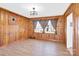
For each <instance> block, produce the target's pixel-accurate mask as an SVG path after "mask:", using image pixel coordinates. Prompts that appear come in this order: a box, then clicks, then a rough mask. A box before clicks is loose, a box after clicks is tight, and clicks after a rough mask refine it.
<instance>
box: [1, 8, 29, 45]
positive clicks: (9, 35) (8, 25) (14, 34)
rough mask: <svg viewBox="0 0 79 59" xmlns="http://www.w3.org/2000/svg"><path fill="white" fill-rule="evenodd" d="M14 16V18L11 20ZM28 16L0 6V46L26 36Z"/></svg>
mask: <svg viewBox="0 0 79 59" xmlns="http://www.w3.org/2000/svg"><path fill="white" fill-rule="evenodd" d="M12 17H15V20H12ZM28 23H29V20H28V18H26V17H24V16H21V15H18V14H16V13H13V12H11V11H8V10H6V9H3V8H0V46H2V45H7V44H9V43H10V42H13V41H17V40H24V39H27V38H28V30H29V29H28Z"/></svg>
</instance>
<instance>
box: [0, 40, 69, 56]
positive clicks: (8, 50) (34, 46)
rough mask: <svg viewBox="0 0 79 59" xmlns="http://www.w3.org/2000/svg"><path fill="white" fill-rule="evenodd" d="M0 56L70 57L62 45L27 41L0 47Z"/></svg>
mask: <svg viewBox="0 0 79 59" xmlns="http://www.w3.org/2000/svg"><path fill="white" fill-rule="evenodd" d="M0 55H1V56H70V53H69V52H68V50H67V49H66V47H65V44H64V43H58V42H48V41H42V40H35V39H28V40H24V41H22V40H21V41H15V42H13V43H11V44H9V45H8V46H7V47H2V48H1V47H0Z"/></svg>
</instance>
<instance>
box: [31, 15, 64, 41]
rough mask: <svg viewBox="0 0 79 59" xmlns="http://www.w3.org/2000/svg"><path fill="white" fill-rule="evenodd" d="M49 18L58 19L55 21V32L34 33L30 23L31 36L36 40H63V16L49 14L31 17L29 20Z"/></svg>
mask: <svg viewBox="0 0 79 59" xmlns="http://www.w3.org/2000/svg"><path fill="white" fill-rule="evenodd" d="M50 19H52V20H53V19H58V22H57V34H51V33H35V32H34V29H33V22H32V23H31V25H32V28H31V29H32V32H31V33H32V36H31V38H35V39H38V40H48V41H56V42H65V29H64V28H65V20H64V17H63V16H50V17H39V18H31V19H30V20H31V21H33V20H50Z"/></svg>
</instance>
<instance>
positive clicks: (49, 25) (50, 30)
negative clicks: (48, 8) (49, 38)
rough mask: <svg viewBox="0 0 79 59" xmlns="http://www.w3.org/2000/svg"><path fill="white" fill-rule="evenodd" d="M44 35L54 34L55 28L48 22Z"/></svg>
mask: <svg viewBox="0 0 79 59" xmlns="http://www.w3.org/2000/svg"><path fill="white" fill-rule="evenodd" d="M45 33H54V34H55V28H54V27H53V25H52V23H51V21H50V20H49V21H48V24H47V26H46V28H45Z"/></svg>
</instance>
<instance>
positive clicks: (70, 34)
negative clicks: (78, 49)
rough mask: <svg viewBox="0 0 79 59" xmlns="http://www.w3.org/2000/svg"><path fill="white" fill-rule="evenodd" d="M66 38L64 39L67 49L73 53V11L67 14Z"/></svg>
mask: <svg viewBox="0 0 79 59" xmlns="http://www.w3.org/2000/svg"><path fill="white" fill-rule="evenodd" d="M66 30H67V33H66V36H67V39H66V42H67V43H66V44H67V45H66V46H67V49H68V50H69V52H70V54H71V55H73V13H71V14H70V15H68V16H67V28H66Z"/></svg>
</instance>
